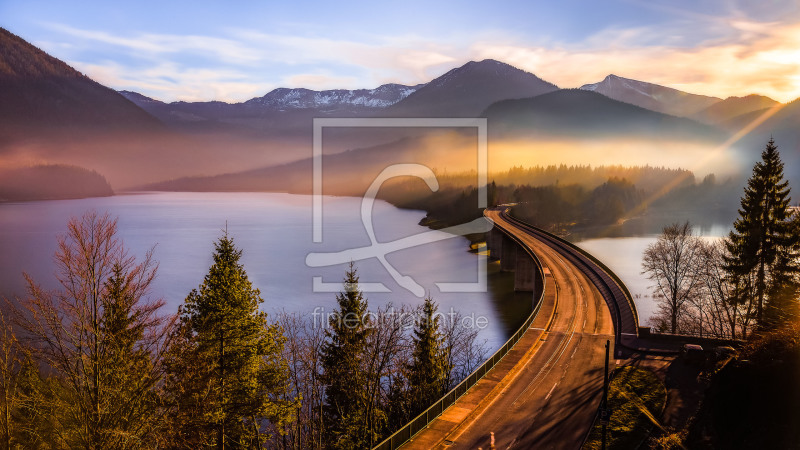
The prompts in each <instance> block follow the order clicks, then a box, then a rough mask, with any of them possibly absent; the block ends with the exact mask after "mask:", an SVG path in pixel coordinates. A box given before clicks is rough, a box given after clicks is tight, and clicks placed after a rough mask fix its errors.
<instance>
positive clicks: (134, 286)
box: [14, 211, 174, 449]
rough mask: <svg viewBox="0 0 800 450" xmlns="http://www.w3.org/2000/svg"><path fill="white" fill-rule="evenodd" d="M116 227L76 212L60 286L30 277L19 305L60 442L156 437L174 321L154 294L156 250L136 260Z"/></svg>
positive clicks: (61, 248)
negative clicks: (158, 391)
mask: <svg viewBox="0 0 800 450" xmlns="http://www.w3.org/2000/svg"><path fill="white" fill-rule="evenodd" d="M116 232H117V222H116V220H115V219H112V218H110V217H109V215H108V214H105V215H99V214H98V213H96V212H94V211H92V212H88V213H86V214H84V215H83V216H82V217H81V218H73V219H71V220H70V221H69V224H68V231H67V233H66V235H63V236H60V237H59V239H58V250H57V251H56V254H55V261H56V267H57V273H56V277H57V280H58V282H59V284H60V289H58V290H55V291H52V292H50V291H46V290H45V289H43V288H42V287H41V286H40V285H39V284H37V283H36V282H35V281H34V280H33V279H32V278H31V277H30V276H29V275H27V274H25V279H26V280H27V283H28V296H27V298H24V299H22V300H21V301H20V302H19V305H16V306H15V307H14V312H15V321H16V323H17V325H18V326H19V328H20V334H19V338H20V341H21V342H23V343H24V344H25V345H26V346H27V347H28V348H29V349H30V351H31V354H32V356H33V358H34V359H35V361H36V364H37V367H39V369H40V370H41V371H42V372H43V374H44V375H43V378H44V379H45V381H46V382H42V383H38V384H37V385H35V386H34V388H35V389H37V390H39V392H35V393H34V394H35V395H36V396H37V398H38V399H39V401H41V402H43V403H41V404H38V405H37V408H44V410H43V411H40V413H44V414H46V415H47V416H48V422H49V424H50V427H52V430H50V432H52V433H53V434H52V436H54V439H56V440H57V441H56V442H50V444H51V445H54V446H56V447H80V448H87V449H108V448H138V447H148V446H150V445H151V443H152V433H153V430H154V428H155V420H156V419H157V414H156V406H157V405H156V400H155V397H154V391H153V387H154V386H155V384H156V383H157V382H158V380H159V379H160V377H161V368H162V367H161V355H162V354H163V351H164V349H165V347H166V346H167V342H166V341H167V334H168V332H169V330H170V327H171V324H172V322H173V320H174V319H173V318H169V317H162V316H159V315H158V309H159V308H160V307H161V306H162V305H163V301H162V300H151V299H149V298H148V296H147V295H148V290H149V287H150V284H151V282H152V281H153V278H154V277H155V274H156V268H157V264H155V262H154V261H153V259H152V251H150V252H148V253H147V254H146V255H145V257H144V259H143V260H142V261H141V262H137V261H136V259H135V257H133V256H130V255H129V254H128V253H127V251H126V250H125V248H124V247H123V245H122V243H121V242H120V241H119V239H117V237H116ZM32 395H33V394H32ZM51 439H53V438H51Z"/></svg>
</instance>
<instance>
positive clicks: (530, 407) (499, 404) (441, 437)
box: [403, 210, 614, 449]
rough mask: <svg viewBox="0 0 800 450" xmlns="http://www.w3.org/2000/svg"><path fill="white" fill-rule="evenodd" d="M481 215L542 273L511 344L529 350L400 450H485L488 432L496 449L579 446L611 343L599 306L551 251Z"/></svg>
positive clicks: (585, 283) (585, 282)
mask: <svg viewBox="0 0 800 450" xmlns="http://www.w3.org/2000/svg"><path fill="white" fill-rule="evenodd" d="M486 216H487V217H488V218H489V219H491V220H492V221H494V222H495V225H496V226H499V227H500V228H501V229H503V230H505V231H506V232H508V233H512V234H513V235H514V236H515V237H517V238H518V239H519V240H521V241H522V242H523V243H524V244H525V245H527V246H529V247H530V248H531V249H532V250H533V251H534V253H535V254H536V256H537V257H538V259H539V261H540V262H541V264H542V267H543V269H544V272H545V275H546V283H545V284H546V285H545V295H544V297H543V304H542V310H541V311H540V314H539V316H541V317H537V320H535V321H534V323H533V324H532V326H531V328H530V329H529V330H528V331H527V332H526V334H525V336H524V337H523V340H521V341H520V342H519V343H518V344H517V347H520V346H521V345H520V344H523V341H527V343H528V345H530V348H528V349H522V350H521V351H525V353H524V355H518V357H517V358H516V360H515V361H514V362H513V367H508V368H507V370H505V371H504V372H505V373H503V374H499V375H495V376H494V377H493V376H492V375H493V374H492V373H491V372H490V373H489V374H488V375H487V376H486V377H485V378H486V379H487V381H486V383H484V384H485V386H484V387H483V388H482V389H481V382H483V380H481V382H479V384H478V385H476V386H475V387H473V389H471V391H470V392H468V393H467V394H465V395H464V396H463V397H461V398H460V399H459V400H458V401H457V402H456V403H455V404H454V405H453V406H451V407H450V408H448V410H446V411H445V412H444V413H443V414H442V415H441V416H439V418H437V419H436V420H434V421H433V422H432V423H431V424H430V425H429V426H428V428H426V429H424V430H422V431H421V432H420V433H418V434H417V435H416V436H414V437H413V439H412V440H411V441H409V442H407V443H406V445H405V446H403V448H408V449H416V448H420V449H429V448H448V449H452V448H464V449H467V448H469V449H475V448H478V447H482V448H485V449H486V448H489V444H490V432H494V435H495V446H496V448H498V449H506V448H519V449H528V448H536V449H546V448H557V449H570V448H574V449H577V448H580V446H581V444H582V443H583V439H584V437H585V436H586V433H587V432H588V430H589V427H590V426H591V423H592V421H593V420H594V417H595V413H596V411H597V408H598V406H599V404H600V399H601V396H602V392H601V391H602V385H603V366H604V357H605V348H604V346H605V341H606V340H607V339H608V340H611V341H612V346H613V345H614V328H613V323H612V318H611V314H610V313H609V309H608V306H607V305H606V301H605V300H604V299H603V297H602V295H601V294H600V292H599V291H598V289H597V288H596V287H595V285H594V284H593V283H592V282H591V281H590V280H589V278H587V276H586V275H584V274H583V273H582V272H581V270H580V269H579V268H578V267H576V266H575V265H574V264H573V263H571V262H570V261H569V260H568V259H567V258H565V257H563V256H562V255H560V254H559V252H558V251H557V250H556V249H554V248H551V247H550V246H548V245H546V244H545V243H543V242H542V241H540V240H538V239H536V238H535V237H533V236H531V235H530V234H529V233H527V232H526V231H525V230H524V229H522V228H519V227H518V226H517V225H515V224H514V223H512V222H510V221H508V220H506V219H505V218H504V217H503V216H502V214H501V212H500V211H498V210H487V211H486ZM612 348H613V347H612ZM515 350H517V349H516V348H515ZM521 351H518V352H517V353H521ZM508 356H511V354H510V353H509V355H508ZM508 356H507V357H508ZM494 370H502V368H501V367H496V368H495V369H493V371H494Z"/></svg>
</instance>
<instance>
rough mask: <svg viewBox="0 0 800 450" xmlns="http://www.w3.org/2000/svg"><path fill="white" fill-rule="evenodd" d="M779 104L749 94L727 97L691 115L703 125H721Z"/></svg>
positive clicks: (764, 97)
mask: <svg viewBox="0 0 800 450" xmlns="http://www.w3.org/2000/svg"><path fill="white" fill-rule="evenodd" d="M778 104H779V103H778V102H777V101H775V100H773V99H771V98H769V97H766V96H763V95H756V94H751V95H747V96H744V97H728V98H726V99H725V100H722V101H720V102H717V103H714V104H713V105H711V106H709V107H708V108H706V109H703V110H701V111H699V112H697V113H695V114H693V115H692V118H693V119H695V120H698V121H700V122H703V123H709V124H722V123H724V122H726V121H728V120H731V119H733V118H734V117H737V116H741V115H742V114H747V113H750V112H753V111H759V110H762V109H766V108H771V107H773V106H775V105H778Z"/></svg>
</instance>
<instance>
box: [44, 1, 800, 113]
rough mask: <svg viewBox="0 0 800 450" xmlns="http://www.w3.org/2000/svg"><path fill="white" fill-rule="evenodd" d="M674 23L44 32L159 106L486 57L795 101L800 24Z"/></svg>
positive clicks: (732, 19)
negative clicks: (332, 32) (349, 34)
mask: <svg viewBox="0 0 800 450" xmlns="http://www.w3.org/2000/svg"><path fill="white" fill-rule="evenodd" d="M675 17H676V19H675V20H672V21H665V22H664V23H662V24H660V25H658V26H654V27H639V26H631V27H619V26H616V27H613V26H612V27H608V28H606V29H604V30H602V31H600V32H598V33H595V34H594V35H591V36H588V37H586V38H584V39H583V40H582V41H579V42H569V43H564V42H558V41H556V40H552V39H549V38H548V41H547V43H546V44H541V43H538V44H537V43H536V42H531V41H530V40H531V39H533V38H532V37H525V36H522V35H510V34H508V33H504V32H502V31H497V30H477V31H475V32H474V33H471V34H461V35H458V34H451V35H447V36H440V37H436V38H432V37H420V36H416V35H394V36H385V35H365V34H361V35H359V36H358V38H357V39H356V38H351V39H339V38H332V37H328V36H325V35H324V34H319V35H311V36H301V35H292V34H270V33H263V32H260V31H254V30H247V29H225V30H223V31H222V33H223V34H222V35H220V36H199V35H188V36H182V35H175V34H152V33H141V34H131V35H127V36H120V35H117V34H114V33H110V32H105V31H95V30H80V29H76V28H72V27H67V26H63V25H52V24H51V25H50V28H51V29H53V30H55V31H57V32H59V33H62V34H64V35H67V36H68V37H69V38H70V39H69V42H70V45H69V46H68V47H67V46H61V47H60V49H59V52H62V53H67V54H68V55H72V56H70V57H69V58H68V61H70V62H72V63H73V64H75V65H76V66H78V67H79V68H80V69H81V70H82V71H84V72H85V73H86V74H87V75H89V76H90V77H93V78H95V79H97V80H98V81H100V82H102V83H105V84H107V85H109V86H112V87H114V88H116V89H123V88H126V89H133V90H137V91H140V92H142V93H143V94H145V95H150V96H153V97H156V98H159V99H163V100H175V99H181V100H201V99H202V100H211V99H217V100H225V101H242V100H246V99H249V98H251V97H253V96H257V95H263V94H264V93H266V92H267V91H269V90H270V89H273V88H275V87H279V86H287V87H298V86H304V87H309V88H316V89H330V88H349V89H352V88H369V87H375V86H377V85H379V84H383V83H387V82H397V83H405V84H417V83H421V82H426V81H429V80H430V79H432V78H433V77H435V76H438V75H440V74H442V73H444V72H445V71H447V70H449V69H450V68H452V67H455V66H458V65H461V64H463V63H466V62H467V61H469V60H481V59H485V58H493V59H497V60H500V61H504V62H507V63H509V64H512V65H514V66H517V67H520V68H522V69H525V70H528V71H530V72H533V73H535V74H536V75H538V76H540V77H542V78H544V79H546V80H548V81H550V82H553V83H555V84H557V85H559V86H561V87H578V86H581V85H582V84H585V83H591V82H596V81H599V80H601V79H603V78H604V77H605V76H606V75H608V74H609V73H615V74H617V75H620V76H624V77H629V78H635V79H639V80H643V81H649V82H652V83H657V84H663V85H666V86H670V87H674V88H676V89H681V90H684V91H688V92H692V93H697V94H706V95H714V96H720V97H726V96H730V95H746V94H749V93H759V94H764V95H768V96H770V97H773V98H775V99H776V100H780V101H789V100H792V99H794V98H796V97H798V96H800V51H798V50H797V49H798V48H800V24H798V23H779V22H776V21H774V20H770V21H757V20H752V19H748V18H747V17H745V16H744V14H742V13H738V12H734V13H731V14H730V15H728V16H724V15H715V16H712V15H699V14H686V13H680V14H679V13H675ZM102 46H110V48H111V51H110V52H107V53H106V56H105V59H104V60H96V59H94V58H96V53H98V52H99V50H98V47H102ZM115 49H116V50H115ZM82 52H86V53H82ZM93 54H94V55H93ZM108 55H111V56H108ZM111 58H113V61H112V60H111ZM75 61H78V62H75Z"/></svg>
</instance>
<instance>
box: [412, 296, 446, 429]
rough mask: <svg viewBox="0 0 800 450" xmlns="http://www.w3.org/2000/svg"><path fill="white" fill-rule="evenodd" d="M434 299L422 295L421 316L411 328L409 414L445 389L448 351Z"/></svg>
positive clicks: (443, 392)
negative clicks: (412, 329) (423, 297)
mask: <svg viewBox="0 0 800 450" xmlns="http://www.w3.org/2000/svg"><path fill="white" fill-rule="evenodd" d="M437 309H438V307H437V305H436V303H434V302H433V300H432V299H431V298H430V297H426V298H425V303H424V304H423V306H422V317H420V320H419V321H418V322H417V324H416V326H415V328H414V352H413V360H412V361H411V363H410V364H409V365H408V374H409V375H408V384H409V389H408V390H409V397H408V398H409V401H410V402H411V407H410V412H411V417H414V416H416V415H417V414H419V413H421V412H422V411H424V410H425V409H426V408H427V407H429V406H430V405H431V404H433V402H435V401H436V400H438V399H439V398H440V397H441V396H442V395H443V394H445V392H446V391H447V381H448V379H449V376H448V374H449V368H448V366H447V361H448V357H447V351H446V349H445V344H444V341H443V338H442V335H441V333H440V331H439V316H438V315H437V314H436V310H437Z"/></svg>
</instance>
